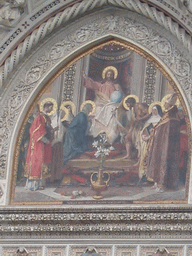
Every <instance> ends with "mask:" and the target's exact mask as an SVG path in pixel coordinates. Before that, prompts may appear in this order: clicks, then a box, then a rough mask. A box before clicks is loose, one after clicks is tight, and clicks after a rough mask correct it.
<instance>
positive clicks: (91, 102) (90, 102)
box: [80, 100, 96, 116]
mask: <svg viewBox="0 0 192 256" xmlns="http://www.w3.org/2000/svg"><path fill="white" fill-rule="evenodd" d="M87 104H91V105H92V108H93V109H92V111H91V112H90V113H89V116H90V115H92V114H93V112H94V111H95V107H96V106H95V102H94V101H92V100H86V101H84V102H83V103H82V104H81V107H80V111H82V109H83V107H84V106H85V105H87Z"/></svg>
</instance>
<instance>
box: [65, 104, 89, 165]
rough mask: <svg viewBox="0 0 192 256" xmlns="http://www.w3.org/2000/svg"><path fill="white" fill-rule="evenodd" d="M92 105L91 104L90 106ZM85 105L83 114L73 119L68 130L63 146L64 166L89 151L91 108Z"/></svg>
mask: <svg viewBox="0 0 192 256" xmlns="http://www.w3.org/2000/svg"><path fill="white" fill-rule="evenodd" d="M88 105H90V104H88ZM88 105H85V106H84V108H83V110H82V112H80V113H79V114H78V115H77V116H76V117H74V118H73V120H72V121H71V123H70V124H69V126H68V130H67V132H66V134H65V141H64V146H63V164H64V165H65V164H66V162H67V161H68V160H70V159H72V158H75V157H76V156H78V155H81V154H83V153H84V152H85V151H86V150H89V148H88V146H87V136H86V132H87V127H88V121H87V116H88V113H89V112H90V111H91V108H92V106H91V108H90V106H88Z"/></svg>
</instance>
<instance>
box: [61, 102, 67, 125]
mask: <svg viewBox="0 0 192 256" xmlns="http://www.w3.org/2000/svg"><path fill="white" fill-rule="evenodd" d="M60 109H61V110H63V112H64V113H65V115H64V117H63V118H62V119H61V122H63V121H65V120H66V119H67V117H68V116H69V109H67V108H66V107H65V106H63V104H61V106H60Z"/></svg>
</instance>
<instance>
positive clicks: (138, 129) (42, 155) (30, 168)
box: [17, 66, 188, 192]
mask: <svg viewBox="0 0 192 256" xmlns="http://www.w3.org/2000/svg"><path fill="white" fill-rule="evenodd" d="M102 76H103V79H104V82H103V83H99V82H95V81H93V80H92V79H91V78H89V77H87V76H86V75H85V74H84V73H83V78H84V86H85V87H86V88H87V90H91V91H92V92H94V99H93V101H92V100H86V101H85V102H84V103H83V104H82V105H81V107H80V112H79V113H78V114H77V115H76V116H74V113H75V111H74V109H75V105H74V104H73V102H64V103H63V104H61V106H60V107H59V108H58V106H57V103H56V101H55V100H54V99H52V98H46V99H44V100H43V101H42V102H41V104H40V106H39V105H38V106H36V107H35V108H34V111H33V114H32V115H31V116H30V118H29V119H28V122H27V124H26V126H25V130H24V133H23V137H22V141H21V146H20V155H19V160H18V172H17V179H18V180H20V178H21V177H22V176H25V177H26V178H27V181H26V186H25V187H26V189H29V190H32V191H35V190H38V189H43V188H44V187H45V185H46V184H45V181H46V180H47V179H49V181H50V182H53V181H55V180H61V178H62V173H63V169H66V168H65V167H66V166H67V163H68V161H69V160H70V159H74V158H76V157H78V156H80V155H83V154H84V153H85V152H86V151H91V150H93V147H91V144H90V142H93V140H97V139H98V138H99V136H100V135H101V134H105V136H106V138H107V143H108V145H113V147H114V148H116V145H119V144H121V145H123V147H124V153H125V154H124V155H123V156H122V155H121V156H119V157H121V158H122V159H123V160H125V159H127V163H128V162H129V160H131V159H136V163H135V166H134V167H135V168H136V169H137V171H138V177H139V179H140V182H139V183H140V184H141V183H142V181H144V180H148V181H150V182H153V184H154V188H155V189H156V190H157V191H158V192H161V191H164V190H165V189H177V188H178V187H179V185H180V184H184V183H185V177H186V169H187V167H186V166H187V158H188V136H187V126H186V123H185V116H184V111H183V109H182V107H181V106H179V107H178V106H177V105H178V104H177V102H178V99H177V94H176V93H173V94H171V95H167V96H165V97H164V98H163V99H162V101H161V102H153V103H152V104H151V105H150V106H148V105H147V104H146V103H140V102H139V100H138V97H137V96H136V95H125V93H124V92H123V91H122V90H121V86H120V85H119V84H117V83H115V79H116V77H117V70H116V68H115V67H113V66H109V67H107V68H105V69H104V70H103V74H102ZM123 147H122V148H123ZM127 172H129V168H127ZM121 179H124V180H126V173H125V175H124V176H123V177H121Z"/></svg>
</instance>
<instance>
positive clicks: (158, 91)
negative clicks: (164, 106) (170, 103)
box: [154, 69, 163, 101]
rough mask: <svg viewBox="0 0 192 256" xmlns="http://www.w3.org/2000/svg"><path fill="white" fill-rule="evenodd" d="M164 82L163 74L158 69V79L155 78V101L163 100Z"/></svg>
mask: <svg viewBox="0 0 192 256" xmlns="http://www.w3.org/2000/svg"><path fill="white" fill-rule="evenodd" d="M162 82H163V75H162V73H161V72H160V71H159V70H158V69H157V71H156V79H155V95H154V101H157V100H158V101H161V91H162Z"/></svg>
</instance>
